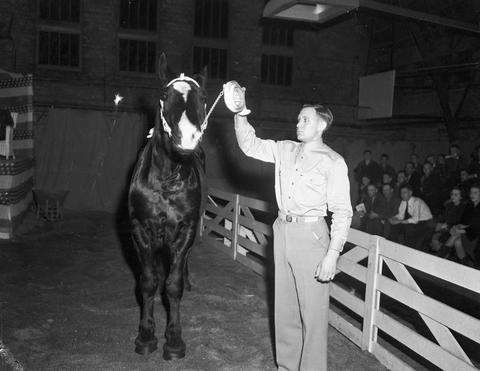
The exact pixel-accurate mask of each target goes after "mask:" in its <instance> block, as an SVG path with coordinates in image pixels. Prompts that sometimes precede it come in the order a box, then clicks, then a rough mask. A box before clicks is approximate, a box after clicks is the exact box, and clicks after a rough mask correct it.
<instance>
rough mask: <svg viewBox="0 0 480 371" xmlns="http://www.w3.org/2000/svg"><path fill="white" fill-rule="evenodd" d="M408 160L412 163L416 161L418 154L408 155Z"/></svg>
mask: <svg viewBox="0 0 480 371" xmlns="http://www.w3.org/2000/svg"><path fill="white" fill-rule="evenodd" d="M410 161H412V162H413V163H414V164H416V163H417V162H418V156H417V155H411V156H410Z"/></svg>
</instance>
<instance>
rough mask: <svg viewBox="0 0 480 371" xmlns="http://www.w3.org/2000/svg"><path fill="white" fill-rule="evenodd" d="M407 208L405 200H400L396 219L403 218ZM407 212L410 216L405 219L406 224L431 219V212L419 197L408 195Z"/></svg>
mask: <svg viewBox="0 0 480 371" xmlns="http://www.w3.org/2000/svg"><path fill="white" fill-rule="evenodd" d="M406 208H407V201H403V200H402V202H400V206H399V207H398V214H397V215H396V217H397V219H399V220H405V209H406ZM408 213H409V214H410V218H408V219H407V223H408V224H417V223H418V222H423V221H426V220H430V219H432V213H431V211H430V208H429V207H428V205H427V204H426V203H425V201H423V200H422V199H421V198H418V197H410V199H409V200H408Z"/></svg>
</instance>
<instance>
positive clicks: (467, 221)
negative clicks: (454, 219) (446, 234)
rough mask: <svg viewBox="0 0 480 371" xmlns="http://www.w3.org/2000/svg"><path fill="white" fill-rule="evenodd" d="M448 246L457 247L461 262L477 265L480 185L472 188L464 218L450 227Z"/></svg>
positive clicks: (479, 234)
mask: <svg viewBox="0 0 480 371" xmlns="http://www.w3.org/2000/svg"><path fill="white" fill-rule="evenodd" d="M450 235H451V237H450V238H449V239H448V241H447V242H446V243H445V245H446V246H448V247H451V246H453V247H454V248H455V253H456V255H457V258H458V260H459V262H460V263H462V264H466V265H469V266H474V265H475V260H476V259H475V255H476V250H477V249H478V244H479V241H480V185H478V184H475V185H472V187H471V188H470V202H469V203H468V204H467V206H466V207H465V211H464V213H463V217H462V220H461V222H460V223H459V224H457V225H455V226H453V227H452V228H451V229H450Z"/></svg>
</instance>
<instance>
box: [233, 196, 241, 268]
mask: <svg viewBox="0 0 480 371" xmlns="http://www.w3.org/2000/svg"><path fill="white" fill-rule="evenodd" d="M239 215H240V195H239V194H235V198H234V204H233V220H232V224H233V226H232V248H233V260H237V244H238V233H239V229H240V225H239V224H238V216H239Z"/></svg>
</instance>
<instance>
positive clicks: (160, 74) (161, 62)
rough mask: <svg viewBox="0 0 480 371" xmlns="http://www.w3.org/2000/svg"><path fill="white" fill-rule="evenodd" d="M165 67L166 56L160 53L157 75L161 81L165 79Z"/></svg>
mask: <svg viewBox="0 0 480 371" xmlns="http://www.w3.org/2000/svg"><path fill="white" fill-rule="evenodd" d="M167 68H168V66H167V56H166V55H165V53H162V55H160V57H159V58H158V62H157V75H158V77H159V78H160V80H162V81H166V80H167Z"/></svg>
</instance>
